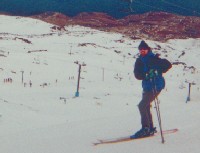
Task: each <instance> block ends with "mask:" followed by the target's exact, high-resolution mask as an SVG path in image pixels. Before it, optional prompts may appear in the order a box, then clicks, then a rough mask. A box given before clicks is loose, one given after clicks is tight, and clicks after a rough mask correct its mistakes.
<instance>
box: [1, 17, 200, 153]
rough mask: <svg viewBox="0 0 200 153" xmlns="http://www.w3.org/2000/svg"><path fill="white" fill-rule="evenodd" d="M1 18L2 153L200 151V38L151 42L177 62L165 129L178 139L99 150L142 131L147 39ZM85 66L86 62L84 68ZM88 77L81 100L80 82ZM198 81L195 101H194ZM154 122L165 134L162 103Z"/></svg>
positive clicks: (166, 95)
mask: <svg viewBox="0 0 200 153" xmlns="http://www.w3.org/2000/svg"><path fill="white" fill-rule="evenodd" d="M53 26H54V25H51V24H48V23H45V22H42V21H40V20H36V19H31V18H25V17H16V16H4V15H1V16H0V152H1V153H133V152H134V153H147V152H148V153H188V152H191V153H199V151H200V148H199V144H200V132H199V127H200V120H199V118H200V111H199V110H200V100H199V99H200V94H199V93H200V91H199V88H200V80H199V79H200V72H199V69H200V60H199V59H200V52H199V48H200V40H199V39H185V40H169V41H167V42H155V41H150V40H146V42H147V43H148V44H149V46H151V48H152V50H153V52H154V53H159V54H161V58H167V59H168V60H169V61H170V62H172V63H173V67H172V68H171V69H170V70H169V71H168V72H167V73H166V74H164V77H165V79H166V88H165V89H164V90H163V91H162V93H161V94H160V95H159V97H158V98H159V101H160V111H161V118H162V127H163V130H167V129H174V128H178V130H179V131H178V132H176V133H174V134H168V135H164V138H165V141H166V142H165V143H164V144H162V143H161V138H160V136H155V137H152V138H149V139H143V140H136V141H128V142H123V143H116V144H105V145H99V146H94V145H93V143H95V142H98V139H109V138H117V137H123V136H128V135H131V134H133V133H135V132H136V131H137V130H139V129H140V128H141V124H140V115H139V111H138V107H137V105H138V103H139V102H140V100H141V95H142V87H141V81H139V80H136V79H135V77H134V75H133V67H134V62H135V60H136V57H137V56H138V49H137V46H138V45H139V43H140V41H141V40H130V39H129V38H127V37H125V36H123V35H121V34H116V33H106V32H103V31H98V30H94V29H90V28H86V27H80V26H66V27H65V30H64V29H63V30H61V31H59V30H54V29H52V27H53ZM77 62H78V64H76V63H77ZM79 65H82V66H81V74H80V76H81V79H80V87H79V97H75V93H76V92H77V82H78V81H77V80H78V72H79ZM189 83H191V84H192V85H191V95H190V101H188V102H187V103H186V99H187V97H188V90H189V89H188V88H189ZM152 113H153V117H154V124H155V126H156V127H157V129H158V130H159V126H158V122H157V116H156V111H155V109H154V104H153V107H152Z"/></svg>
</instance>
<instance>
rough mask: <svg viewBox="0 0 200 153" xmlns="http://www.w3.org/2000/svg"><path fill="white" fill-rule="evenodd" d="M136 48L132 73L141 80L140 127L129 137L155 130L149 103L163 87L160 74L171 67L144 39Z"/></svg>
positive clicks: (145, 135)
mask: <svg viewBox="0 0 200 153" xmlns="http://www.w3.org/2000/svg"><path fill="white" fill-rule="evenodd" d="M138 49H139V52H140V56H139V57H138V58H137V59H136V62H135V66H134V75H135V77H136V79H138V80H142V88H143V93H142V100H141V101H140V103H139V105H138V108H139V112H140V115H141V124H142V128H141V129H140V130H139V131H138V132H136V133H135V134H134V135H133V136H132V137H131V138H140V137H148V136H151V135H154V133H155V132H156V128H155V127H154V125H153V119H152V114H151V103H152V101H153V100H154V99H155V98H156V97H157V96H158V95H159V94H160V92H161V90H162V89H164V87H165V79H164V77H163V76H162V74H163V73H166V72H167V71H168V70H169V69H170V68H171V67H172V65H171V63H170V62H169V61H168V60H167V59H161V58H159V55H158V54H154V53H153V52H152V51H151V48H150V47H149V46H148V45H147V43H146V42H145V41H144V40H142V41H141V43H140V45H139V46H138Z"/></svg>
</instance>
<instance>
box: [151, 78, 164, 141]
mask: <svg viewBox="0 0 200 153" xmlns="http://www.w3.org/2000/svg"><path fill="white" fill-rule="evenodd" d="M153 81H154V82H152V85H153V95H154V97H155V99H154V102H155V108H156V114H157V118H158V123H159V128H160V135H161V139H162V143H164V142H165V140H164V136H163V132H162V122H161V115H160V107H159V100H158V97H157V90H156V87H155V78H154V80H153Z"/></svg>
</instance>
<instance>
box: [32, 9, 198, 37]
mask: <svg viewBox="0 0 200 153" xmlns="http://www.w3.org/2000/svg"><path fill="white" fill-rule="evenodd" d="M32 17H33V18H37V19H40V20H43V21H45V22H48V23H52V24H55V25H57V26H58V27H60V29H62V28H64V26H65V25H81V26H86V27H91V28H94V29H98V30H103V31H108V32H118V33H122V34H124V35H125V36H128V37H130V38H131V39H141V38H143V39H150V40H156V41H166V40H168V39H186V38H200V26H199V25H200V17H195V16H180V15H175V14H171V13H166V12H149V13H145V14H140V15H129V16H126V17H125V18H122V19H115V18H113V17H111V16H109V15H107V14H105V13H97V12H93V13H81V14H79V15H77V16H75V17H68V16H65V15H63V14H61V13H55V12H47V13H44V14H40V15H36V16H32Z"/></svg>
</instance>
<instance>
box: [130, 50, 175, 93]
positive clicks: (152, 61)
mask: <svg viewBox="0 0 200 153" xmlns="http://www.w3.org/2000/svg"><path fill="white" fill-rule="evenodd" d="M171 67H172V65H171V63H170V62H169V61H168V60H167V59H161V58H159V56H158V55H157V54H153V53H152V51H149V52H148V54H147V55H145V56H144V57H143V56H139V58H137V59H136V62H135V66H134V75H135V77H136V79H138V80H142V87H143V91H153V89H156V91H157V92H160V91H161V90H162V89H164V87H165V79H164V77H163V76H162V74H163V73H165V72H167V71H168V70H169V69H170V68H171ZM150 69H153V70H156V71H157V75H156V76H155V77H154V78H153V80H152V79H148V78H147V77H146V75H147V73H148V72H149V70H150Z"/></svg>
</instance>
